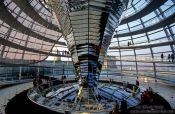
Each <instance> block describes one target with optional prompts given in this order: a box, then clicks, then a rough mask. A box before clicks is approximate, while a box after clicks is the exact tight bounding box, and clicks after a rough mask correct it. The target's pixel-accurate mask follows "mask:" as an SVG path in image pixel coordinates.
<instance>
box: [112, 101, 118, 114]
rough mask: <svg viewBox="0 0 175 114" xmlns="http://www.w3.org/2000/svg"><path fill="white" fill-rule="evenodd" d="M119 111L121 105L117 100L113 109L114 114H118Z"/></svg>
mask: <svg viewBox="0 0 175 114" xmlns="http://www.w3.org/2000/svg"><path fill="white" fill-rule="evenodd" d="M118 113H119V105H118V102H117V100H116V101H115V103H114V106H113V109H112V114H118Z"/></svg>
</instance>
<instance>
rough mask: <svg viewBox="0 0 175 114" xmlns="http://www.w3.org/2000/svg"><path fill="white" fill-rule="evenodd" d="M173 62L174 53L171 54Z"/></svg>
mask: <svg viewBox="0 0 175 114" xmlns="http://www.w3.org/2000/svg"><path fill="white" fill-rule="evenodd" d="M171 60H172V62H174V53H172V54H171Z"/></svg>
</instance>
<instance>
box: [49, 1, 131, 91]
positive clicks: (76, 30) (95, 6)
mask: <svg viewBox="0 0 175 114" xmlns="http://www.w3.org/2000/svg"><path fill="white" fill-rule="evenodd" d="M127 2H128V0H50V1H49V3H50V4H51V6H52V9H53V11H54V13H55V14H56V17H57V20H58V21H59V25H60V28H61V30H62V33H63V36H64V38H65V40H66V41H67V46H68V49H69V51H70V53H71V56H72V60H73V63H74V67H75V70H76V73H77V75H78V76H79V77H80V84H81V85H82V86H83V87H84V88H86V87H88V88H93V87H94V86H96V85H97V80H98V78H99V76H100V72H101V69H102V65H103V61H104V58H105V55H106V52H107V49H108V47H109V45H110V42H111V38H112V35H113V32H114V31H115V29H116V28H117V26H118V25H119V19H120V16H121V14H122V12H123V10H124V9H125V8H126V5H127Z"/></svg>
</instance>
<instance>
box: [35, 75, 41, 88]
mask: <svg viewBox="0 0 175 114" xmlns="http://www.w3.org/2000/svg"><path fill="white" fill-rule="evenodd" d="M42 83H43V81H42V78H41V77H36V78H34V79H33V86H34V87H37V86H39V85H41V84H42Z"/></svg>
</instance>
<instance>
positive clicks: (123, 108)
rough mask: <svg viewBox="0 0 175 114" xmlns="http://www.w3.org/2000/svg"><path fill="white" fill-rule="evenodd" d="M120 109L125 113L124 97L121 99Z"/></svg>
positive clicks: (125, 103)
mask: <svg viewBox="0 0 175 114" xmlns="http://www.w3.org/2000/svg"><path fill="white" fill-rule="evenodd" d="M121 111H122V113H126V112H127V102H126V100H125V99H124V98H123V99H122V101H121Z"/></svg>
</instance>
